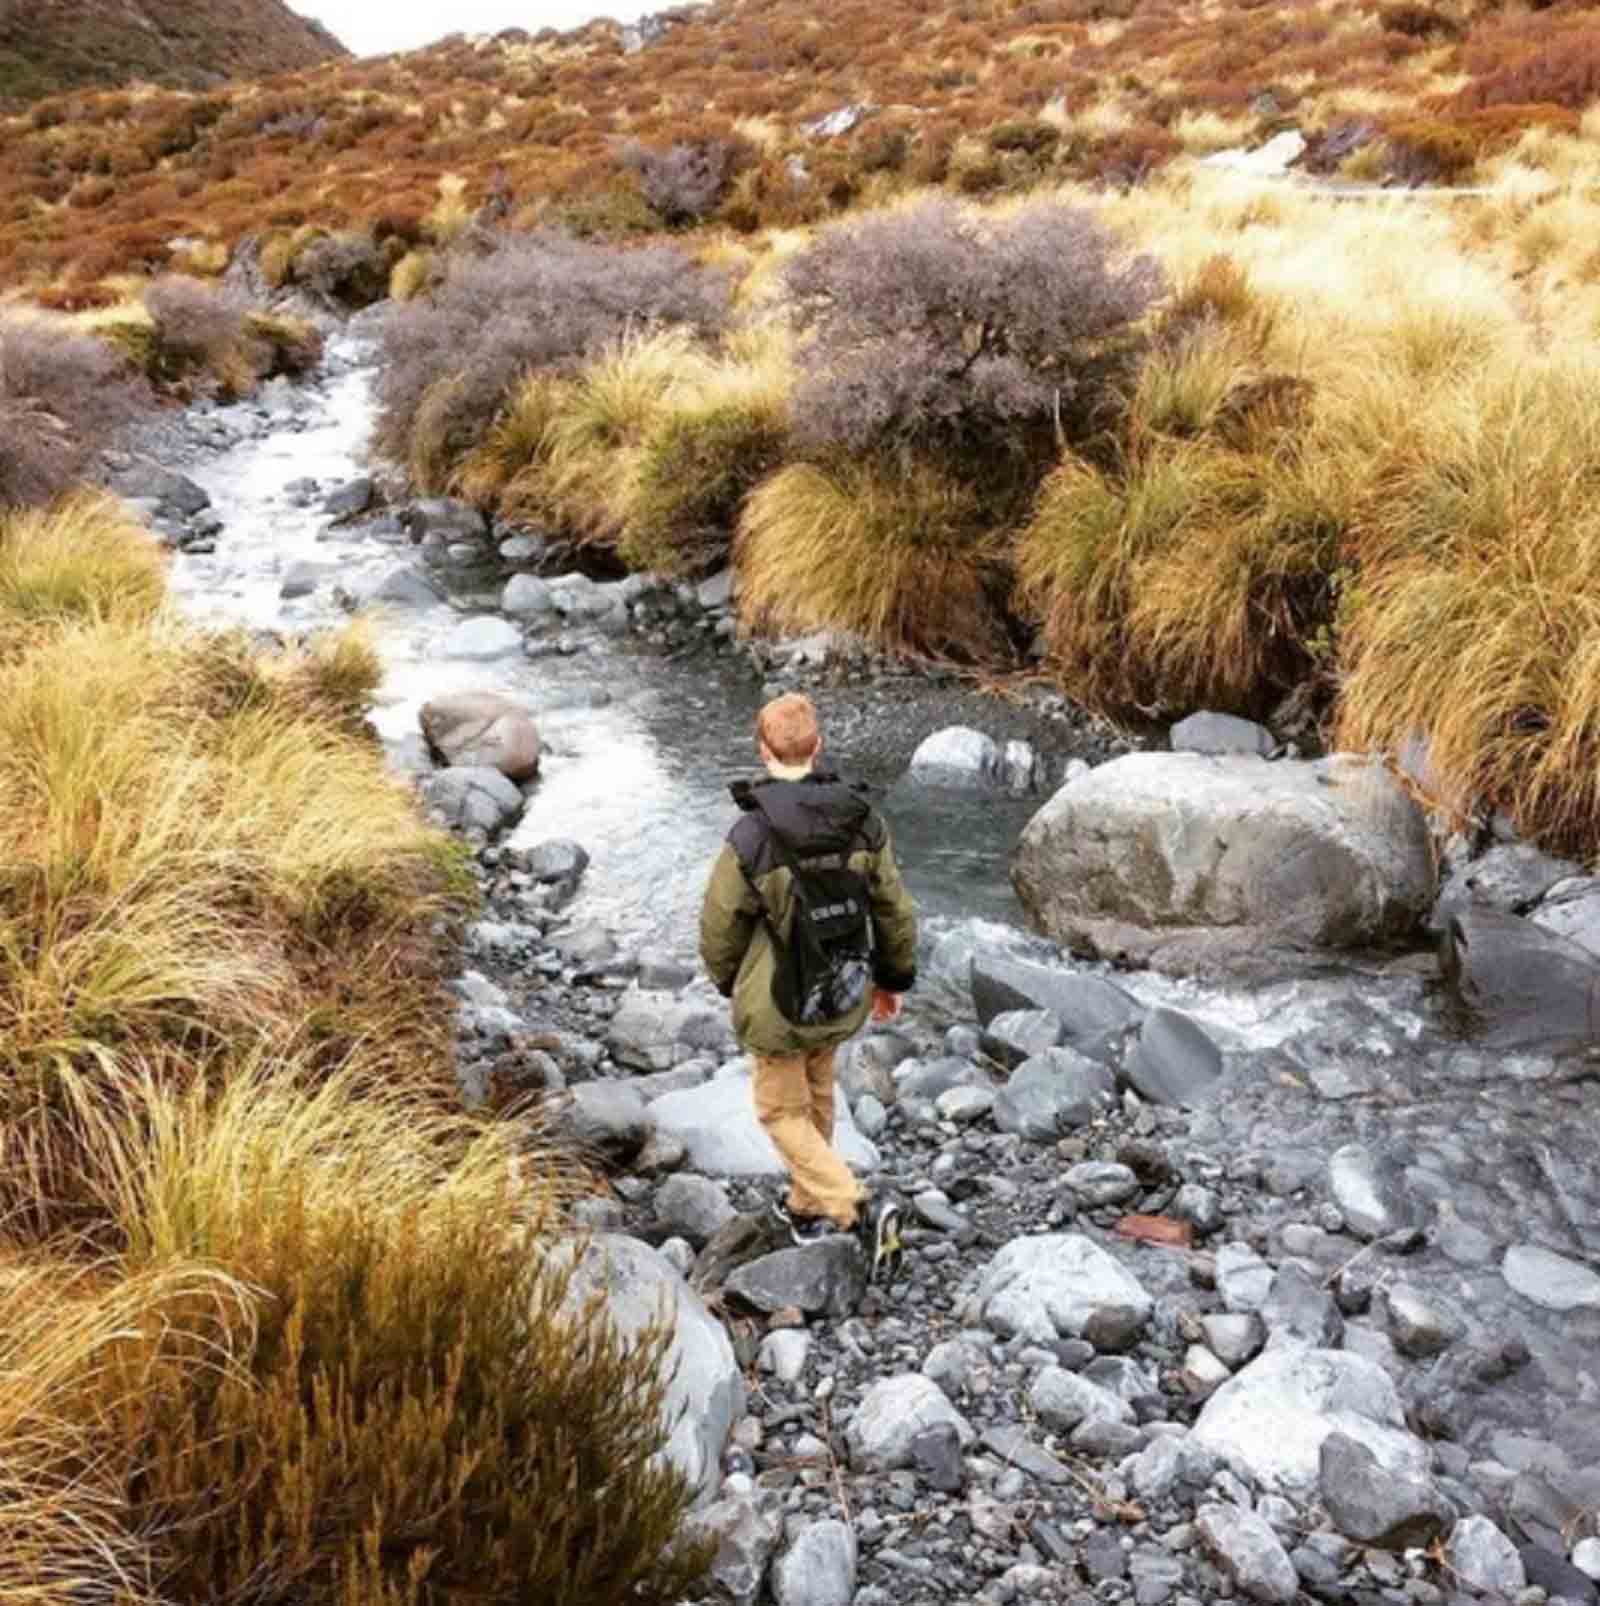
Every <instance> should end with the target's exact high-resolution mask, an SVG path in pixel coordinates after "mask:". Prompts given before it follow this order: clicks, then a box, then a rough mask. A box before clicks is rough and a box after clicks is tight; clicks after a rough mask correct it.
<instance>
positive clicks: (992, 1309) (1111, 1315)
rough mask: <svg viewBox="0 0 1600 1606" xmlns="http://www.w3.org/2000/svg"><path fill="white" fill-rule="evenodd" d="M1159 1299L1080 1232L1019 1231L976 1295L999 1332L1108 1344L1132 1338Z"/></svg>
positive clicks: (984, 1315)
mask: <svg viewBox="0 0 1600 1606" xmlns="http://www.w3.org/2000/svg"><path fill="white" fill-rule="evenodd" d="M1151 1303H1152V1302H1151V1299H1150V1296H1149V1294H1147V1293H1146V1292H1145V1291H1144V1289H1143V1288H1141V1287H1140V1286H1139V1284H1138V1282H1137V1281H1135V1279H1134V1278H1133V1277H1131V1276H1130V1275H1129V1274H1128V1273H1127V1272H1126V1271H1124V1270H1123V1268H1122V1266H1121V1265H1120V1263H1119V1262H1117V1261H1116V1260H1114V1259H1113V1258H1112V1257H1111V1256H1110V1255H1109V1254H1107V1253H1106V1251H1105V1250H1104V1249H1102V1248H1101V1247H1100V1246H1099V1245H1098V1244H1096V1243H1094V1242H1093V1241H1092V1240H1091V1239H1088V1238H1085V1237H1083V1236H1082V1235H1081V1234H1078V1233H1046V1234H1043V1235H1041V1236H1038V1237H1032V1238H1016V1239H1013V1240H1012V1242H1010V1243H1009V1244H1007V1245H1006V1246H1005V1248H1004V1249H1002V1250H1001V1251H1000V1252H999V1254H997V1255H996V1256H995V1257H994V1259H993V1260H992V1261H990V1263H989V1266H988V1268H987V1269H986V1270H985V1271H984V1273H983V1276H982V1278H981V1279H980V1280H979V1283H978V1287H977V1292H976V1295H975V1296H974V1304H975V1305H976V1306H977V1308H978V1310H979V1312H980V1313H981V1318H982V1320H983V1321H984V1323H985V1324H986V1325H987V1326H989V1327H992V1328H994V1329H995V1331H997V1332H1000V1333H1005V1334H1011V1335H1016V1336H1018V1337H1021V1338H1028V1339H1032V1340H1033V1341H1034V1342H1035V1343H1038V1344H1053V1343H1054V1342H1055V1341H1056V1339H1058V1338H1087V1339H1088V1340H1089V1342H1090V1343H1092V1344H1094V1345H1095V1346H1096V1347H1097V1348H1104V1349H1117V1348H1121V1347H1122V1346H1123V1345H1125V1344H1127V1343H1129V1342H1131V1341H1132V1339H1133V1338H1134V1337H1135V1336H1136V1335H1137V1334H1138V1332H1139V1330H1140V1329H1141V1328H1142V1327H1143V1326H1144V1324H1145V1322H1146V1321H1147V1320H1148V1319H1149V1316H1150V1310H1151Z"/></svg>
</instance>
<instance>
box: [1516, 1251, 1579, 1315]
mask: <svg viewBox="0 0 1600 1606" xmlns="http://www.w3.org/2000/svg"><path fill="white" fill-rule="evenodd" d="M1500 1272H1501V1275H1502V1276H1503V1277H1504V1278H1505V1280H1506V1281H1507V1282H1508V1283H1509V1284H1510V1285H1511V1286H1512V1288H1514V1289H1515V1290H1516V1291H1517V1293H1519V1294H1521V1295H1522V1297H1523V1298H1524V1299H1530V1300H1532V1301H1533V1303H1534V1304H1535V1305H1540V1306H1543V1308H1544V1309H1545V1310H1555V1311H1569V1310H1597V1309H1600V1272H1595V1271H1593V1270H1591V1269H1590V1268H1589V1267H1588V1266H1585V1265H1582V1264H1580V1263H1579V1262H1578V1261H1575V1260H1568V1259H1567V1258H1566V1257H1565V1256H1564V1255H1558V1254H1556V1253H1555V1252H1554V1251H1553V1250H1549V1249H1543V1248H1541V1247H1539V1246H1538V1245H1537V1244H1513V1245H1512V1246H1511V1247H1510V1248H1509V1249H1508V1250H1506V1253H1505V1258H1504V1259H1503V1260H1502V1261H1501V1263H1500Z"/></svg>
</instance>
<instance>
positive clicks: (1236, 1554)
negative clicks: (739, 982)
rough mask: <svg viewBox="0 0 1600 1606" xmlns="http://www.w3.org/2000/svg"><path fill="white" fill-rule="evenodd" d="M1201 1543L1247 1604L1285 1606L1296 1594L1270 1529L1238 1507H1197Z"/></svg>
mask: <svg viewBox="0 0 1600 1606" xmlns="http://www.w3.org/2000/svg"><path fill="white" fill-rule="evenodd" d="M1195 1526H1196V1527H1197V1528H1198V1529H1199V1530H1200V1539H1201V1542H1202V1543H1203V1544H1204V1545H1205V1547H1206V1549H1207V1550H1209V1551H1210V1552H1211V1554H1212V1555H1213V1556H1214V1557H1216V1559H1217V1562H1218V1563H1219V1565H1220V1566H1221V1568H1222V1570H1223V1571H1224V1572H1225V1573H1227V1574H1229V1575H1230V1576H1231V1577H1232V1579H1233V1581H1234V1582H1235V1583H1236V1584H1237V1585H1238V1586H1239V1588H1240V1589H1241V1590H1242V1591H1243V1592H1244V1593H1245V1594H1246V1595H1248V1596H1249V1597H1250V1599H1251V1600H1262V1601H1271V1602H1277V1603H1280V1606H1289V1603H1290V1602H1292V1601H1294V1600H1296V1599H1298V1598H1299V1594H1300V1579H1299V1575H1298V1574H1297V1573H1296V1572H1295V1570H1294V1563H1293V1562H1292V1561H1290V1560H1289V1554H1288V1552H1287V1551H1286V1550H1285V1549H1284V1548H1283V1544H1282V1542H1281V1541H1280V1540H1279V1538H1278V1536H1277V1535H1276V1534H1275V1533H1274V1532H1273V1531H1272V1525H1271V1524H1270V1523H1268V1522H1267V1521H1266V1520H1265V1518H1262V1517H1259V1516H1257V1515H1256V1513H1255V1512H1253V1511H1244V1510H1242V1509H1241V1508H1240V1507H1238V1506H1227V1505H1221V1504H1217V1505H1209V1506H1201V1508H1200V1510H1199V1513H1198V1514H1197V1516H1196V1519H1195Z"/></svg>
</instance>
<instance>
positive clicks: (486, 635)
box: [439, 613, 522, 663]
mask: <svg viewBox="0 0 1600 1606" xmlns="http://www.w3.org/2000/svg"><path fill="white" fill-rule="evenodd" d="M521 651H522V632H521V631H520V630H518V629H517V627H516V626H515V625H514V624H512V623H511V621H510V620H509V619H502V618H500V616H499V615H498V614H493V613H480V614H477V615H475V616H474V617H473V618H470V619H463V620H462V621H461V623H460V624H458V625H454V626H452V627H451V629H450V630H449V632H448V633H447V634H446V635H445V637H444V639H443V640H442V641H441V642H440V643H439V656H440V657H441V658H456V659H465V660H468V661H470V662H472V663H487V662H488V661H489V660H491V659H494V658H509V657H510V656H511V654H512V653H519V652H521Z"/></svg>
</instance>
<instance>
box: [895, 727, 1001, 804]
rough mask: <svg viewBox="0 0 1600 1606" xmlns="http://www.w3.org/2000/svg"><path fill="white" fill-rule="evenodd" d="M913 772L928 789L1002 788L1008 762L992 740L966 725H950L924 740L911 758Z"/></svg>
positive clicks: (913, 776)
mask: <svg viewBox="0 0 1600 1606" xmlns="http://www.w3.org/2000/svg"><path fill="white" fill-rule="evenodd" d="M910 773H911V778H912V779H913V780H915V781H920V782H922V783H923V784H924V785H926V786H952V787H968V788H971V787H991V786H1001V785H1003V784H1004V782H1005V762H1004V759H1003V757H1002V754H1001V751H1000V748H999V746H998V745H997V744H996V743H995V741H994V740H993V738H991V737H988V736H985V735H984V734H983V732H982V731H975V730H972V729H970V728H968V727H967V726H965V725H951V726H949V727H948V728H947V729H945V730H940V731H935V732H934V733H933V735H931V736H928V737H925V738H924V739H923V740H922V742H921V743H920V744H919V745H918V747H917V750H916V752H914V753H913V754H912V755H911V771H910Z"/></svg>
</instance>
